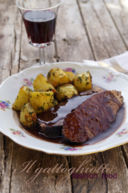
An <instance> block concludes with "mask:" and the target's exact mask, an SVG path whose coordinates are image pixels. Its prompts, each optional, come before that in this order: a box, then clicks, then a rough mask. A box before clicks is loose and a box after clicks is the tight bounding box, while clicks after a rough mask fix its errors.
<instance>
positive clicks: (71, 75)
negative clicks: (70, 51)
mask: <svg viewBox="0 0 128 193" xmlns="http://www.w3.org/2000/svg"><path fill="white" fill-rule="evenodd" d="M65 73H66V74H67V76H68V78H69V80H70V82H73V80H74V78H75V74H74V73H73V72H65Z"/></svg>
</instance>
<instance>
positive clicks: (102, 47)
mask: <svg viewBox="0 0 128 193" xmlns="http://www.w3.org/2000/svg"><path fill="white" fill-rule="evenodd" d="M78 3H79V5H80V7H81V12H82V15H83V18H84V19H85V23H86V27H87V30H88V34H89V37H90V40H91V44H92V47H93V50H94V53H95V57H96V59H98V60H99V59H104V58H107V57H111V56H114V55H117V54H120V53H122V52H124V51H125V50H126V47H125V45H124V43H123V42H122V39H121V37H120V34H119V33H118V31H117V29H116V27H115V26H114V24H113V21H112V19H111V17H110V15H109V13H108V12H107V9H106V7H105V5H104V3H103V1H102V0H99V1H94V0H90V1H88V3H84V1H82V0H78Z"/></svg>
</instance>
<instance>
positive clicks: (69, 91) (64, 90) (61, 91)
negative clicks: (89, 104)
mask: <svg viewBox="0 0 128 193" xmlns="http://www.w3.org/2000/svg"><path fill="white" fill-rule="evenodd" d="M77 94H78V91H77V90H76V88H75V87H74V86H73V85H72V84H65V85H62V86H59V87H58V88H57V92H56V98H57V99H58V100H59V101H62V100H64V99H67V98H68V99H69V98H72V97H73V96H74V95H77Z"/></svg>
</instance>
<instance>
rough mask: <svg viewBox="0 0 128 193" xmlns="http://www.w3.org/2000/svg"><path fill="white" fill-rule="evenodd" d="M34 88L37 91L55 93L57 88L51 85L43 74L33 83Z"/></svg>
mask: <svg viewBox="0 0 128 193" xmlns="http://www.w3.org/2000/svg"><path fill="white" fill-rule="evenodd" d="M33 88H34V90H35V91H50V90H51V91H55V88H54V87H53V85H52V84H50V83H49V82H48V81H47V79H46V78H45V77H44V76H43V74H39V75H37V77H36V79H35V80H34V81H33Z"/></svg>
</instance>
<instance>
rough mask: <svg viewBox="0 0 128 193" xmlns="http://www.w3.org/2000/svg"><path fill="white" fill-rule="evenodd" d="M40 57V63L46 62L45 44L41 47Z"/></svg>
mask: <svg viewBox="0 0 128 193" xmlns="http://www.w3.org/2000/svg"><path fill="white" fill-rule="evenodd" d="M39 59H40V65H44V64H45V46H44V47H41V48H39Z"/></svg>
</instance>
